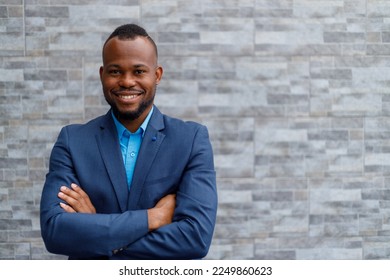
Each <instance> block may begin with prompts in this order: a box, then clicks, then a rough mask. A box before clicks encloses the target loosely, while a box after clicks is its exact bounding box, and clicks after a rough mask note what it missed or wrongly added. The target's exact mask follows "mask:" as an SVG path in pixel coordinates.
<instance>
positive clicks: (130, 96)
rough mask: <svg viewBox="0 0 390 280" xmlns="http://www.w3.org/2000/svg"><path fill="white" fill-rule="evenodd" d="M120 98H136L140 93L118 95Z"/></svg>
mask: <svg viewBox="0 0 390 280" xmlns="http://www.w3.org/2000/svg"><path fill="white" fill-rule="evenodd" d="M117 96H118V97H119V98H121V99H124V100H131V99H134V98H136V97H137V96H138V94H133V95H117Z"/></svg>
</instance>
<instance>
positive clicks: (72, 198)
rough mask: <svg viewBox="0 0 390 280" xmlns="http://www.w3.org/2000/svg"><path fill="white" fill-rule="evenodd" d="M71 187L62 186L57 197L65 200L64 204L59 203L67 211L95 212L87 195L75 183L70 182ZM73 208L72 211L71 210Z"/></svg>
mask: <svg viewBox="0 0 390 280" xmlns="http://www.w3.org/2000/svg"><path fill="white" fill-rule="evenodd" d="M70 187H71V188H67V187H65V186H62V187H61V188H60V192H59V193H58V197H59V198H61V199H62V200H63V201H64V202H66V204H67V206H68V207H65V205H66V204H64V205H60V206H61V208H63V209H64V210H65V211H66V212H68V213H73V212H78V213H96V210H95V207H94V206H93V204H92V202H91V200H90V199H89V196H88V195H87V194H86V193H85V192H84V191H83V189H82V188H80V187H79V186H78V185H76V184H71V186H70ZM72 210H73V211H72Z"/></svg>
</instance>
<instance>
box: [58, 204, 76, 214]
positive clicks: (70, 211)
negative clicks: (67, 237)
mask: <svg viewBox="0 0 390 280" xmlns="http://www.w3.org/2000/svg"><path fill="white" fill-rule="evenodd" d="M60 206H61V208H62V209H64V210H65V212H68V213H76V211H75V210H74V209H73V208H72V207H70V206H69V205H68V204H65V203H63V202H60Z"/></svg>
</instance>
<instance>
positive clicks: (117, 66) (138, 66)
mask: <svg viewBox="0 0 390 280" xmlns="http://www.w3.org/2000/svg"><path fill="white" fill-rule="evenodd" d="M106 67H115V68H121V67H122V66H120V65H119V64H108V65H107V66H106ZM133 67H134V68H142V67H146V68H150V67H149V66H147V65H146V64H135V65H133Z"/></svg>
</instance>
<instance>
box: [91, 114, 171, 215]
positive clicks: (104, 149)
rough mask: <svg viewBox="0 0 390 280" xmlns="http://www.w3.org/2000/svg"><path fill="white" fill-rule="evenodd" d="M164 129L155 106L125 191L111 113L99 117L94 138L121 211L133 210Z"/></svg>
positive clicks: (123, 168)
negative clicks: (97, 130)
mask: <svg viewBox="0 0 390 280" xmlns="http://www.w3.org/2000/svg"><path fill="white" fill-rule="evenodd" d="M164 128H165V125H164V117H163V114H162V113H161V112H160V110H158V108H157V107H154V109H153V114H152V116H151V118H150V120H149V124H148V127H147V128H146V131H145V135H144V138H143V140H142V144H141V147H140V151H139V156H138V159H137V163H136V166H135V170H134V175H133V181H132V184H131V187H130V192H129V191H128V189H127V182H126V170H125V167H124V164H123V160H122V155H121V151H120V146H119V139H118V135H117V130H116V127H115V123H114V120H113V118H112V116H111V110H110V111H109V112H108V113H107V114H106V115H105V116H103V117H102V119H101V124H100V132H99V133H98V134H97V135H96V139H97V142H98V146H99V150H100V153H101V155H102V158H103V161H104V164H105V166H106V169H107V173H108V174H109V177H110V180H111V183H112V185H113V186H114V190H115V193H116V196H117V199H118V203H119V205H120V208H121V210H122V212H124V211H126V210H131V209H137V205H138V201H139V198H140V196H141V193H142V187H143V185H144V182H145V179H146V178H147V175H148V173H149V171H150V168H151V166H152V163H153V162H154V159H155V157H156V155H157V152H158V151H159V148H160V145H161V143H162V142H163V141H164V138H165V134H164V133H163V130H164Z"/></svg>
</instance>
